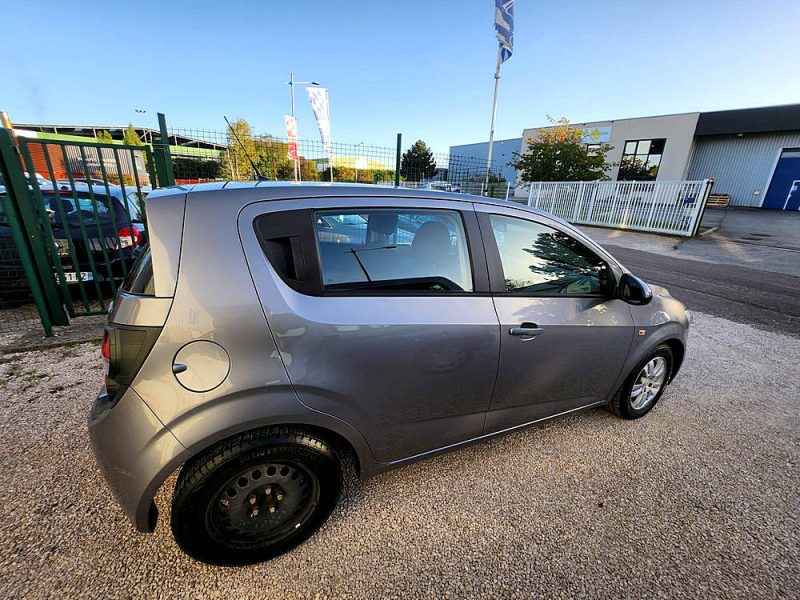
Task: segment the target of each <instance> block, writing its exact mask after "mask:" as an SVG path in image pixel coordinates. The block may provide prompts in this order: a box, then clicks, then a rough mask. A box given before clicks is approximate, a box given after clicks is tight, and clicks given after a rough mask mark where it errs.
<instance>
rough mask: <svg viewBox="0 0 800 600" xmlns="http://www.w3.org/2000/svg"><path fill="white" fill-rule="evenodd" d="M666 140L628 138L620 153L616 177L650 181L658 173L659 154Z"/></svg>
mask: <svg viewBox="0 0 800 600" xmlns="http://www.w3.org/2000/svg"><path fill="white" fill-rule="evenodd" d="M666 141H667V140H665V139H660V140H628V141H627V142H625V150H624V152H623V153H622V161H621V162H620V164H619V175H618V176H617V179H619V180H623V181H625V180H628V181H652V180H654V179H655V178H656V176H657V175H658V167H659V165H660V164H661V155H662V154H664V144H665V143H666Z"/></svg>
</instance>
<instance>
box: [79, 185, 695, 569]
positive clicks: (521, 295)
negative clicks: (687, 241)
mask: <svg viewBox="0 0 800 600" xmlns="http://www.w3.org/2000/svg"><path fill="white" fill-rule="evenodd" d="M146 208H147V219H148V225H149V230H148V234H149V237H150V247H149V250H148V251H146V252H145V253H144V254H143V255H142V256H141V258H140V260H139V261H138V263H137V265H136V267H135V268H134V269H133V270H132V272H131V274H130V276H129V277H128V279H127V281H126V282H125V284H124V286H123V287H122V289H121V291H120V292H119V294H118V295H117V298H116V299H115V301H114V306H113V310H112V312H111V314H110V316H109V321H108V326H107V327H106V330H105V337H104V341H103V355H104V356H105V358H106V360H107V361H108V374H107V377H106V381H105V386H104V388H103V390H102V391H101V393H100V394H99V396H98V398H97V400H96V402H95V404H94V406H93V408H92V411H91V416H90V419H89V431H90V434H91V439H92V444H93V446H94V451H95V454H96V457H97V462H98V463H99V465H100V468H101V469H102V471H103V474H104V476H105V478H106V479H107V481H108V483H109V485H110V487H111V488H112V489H113V491H114V494H115V495H116V497H117V499H118V501H119V503H120V504H121V505H122V508H123V509H124V511H125V513H126V514H127V516H128V517H129V518H130V519H131V521H132V522H133V523H134V525H135V526H136V528H137V529H139V530H140V531H145V532H149V531H153V529H154V528H155V525H156V519H157V511H156V508H155V504H154V502H153V497H154V495H155V493H156V491H157V489H158V488H159V487H160V486H161V485H162V483H163V482H164V480H165V479H166V478H167V476H168V475H169V474H170V473H171V472H173V471H174V470H175V469H176V468H178V467H180V466H181V465H182V469H181V472H180V476H179V478H178V482H177V486H176V488H175V493H174V497H173V503H172V530H173V533H174V536H175V539H176V540H177V542H178V544H179V545H180V546H181V547H182V548H183V549H184V550H185V551H186V552H188V553H189V554H190V555H192V556H193V557H195V558H197V559H199V560H201V561H205V562H209V563H214V564H244V563H251V562H257V561H261V560H265V559H268V558H270V557H273V556H275V555H277V554H280V553H282V552H285V551H286V550H288V549H290V548H292V547H294V546H296V545H297V544H299V543H300V542H302V541H303V540H305V539H306V538H308V537H309V536H310V535H312V534H313V533H314V531H315V530H316V529H317V528H319V527H320V525H321V524H322V523H323V521H324V520H325V519H326V518H327V516H328V515H329V514H330V512H331V510H332V509H333V507H334V505H335V504H336V502H337V500H338V498H339V494H340V491H341V487H342V459H343V457H345V456H346V455H350V456H352V457H353V458H354V461H355V465H356V468H357V470H358V472H359V474H360V475H361V476H369V475H372V474H375V473H378V472H380V471H383V470H385V469H388V468H392V467H396V466H399V465H403V464H407V463H409V462H411V461H414V460H417V459H420V458H423V457H426V456H431V455H432V454H435V453H437V452H441V451H443V450H448V449H451V448H455V447H458V446H460V445H463V444H466V443H469V442H474V441H476V440H481V439H484V438H487V437H490V436H493V435H497V434H500V433H504V432H508V431H512V430H514V429H517V428H520V427H524V426H526V425H530V424H532V423H536V422H539V421H542V420H544V419H549V418H552V417H554V416H558V415H563V414H566V413H570V412H573V411H577V410H582V409H586V408H590V407H594V406H607V407H608V408H609V409H610V410H611V411H612V412H613V413H615V414H617V415H619V416H620V417H623V418H626V419H635V418H638V417H641V416H643V415H644V414H646V413H647V412H648V411H649V410H650V409H651V408H652V407H653V405H654V404H655V403H656V402H657V401H658V399H659V398H660V397H661V394H662V393H663V392H664V388H665V387H666V385H667V384H668V383H669V382H670V381H671V380H672V379H673V378H674V377H675V375H676V373H677V372H678V369H679V368H680V366H681V362H682V361H683V358H684V351H685V347H686V337H687V331H688V326H689V314H688V311H687V310H686V309H685V307H684V306H683V304H681V303H680V302H678V301H677V300H675V299H673V298H672V297H670V295H669V294H668V292H667V291H666V290H664V289H662V288H656V287H653V288H652V290H651V288H650V287H648V286H647V285H646V284H645V283H644V282H642V281H641V280H639V279H637V278H636V277H634V276H633V275H631V274H630V273H629V272H628V271H627V270H626V269H625V268H624V267H623V266H622V265H620V264H619V263H618V262H617V261H616V260H614V259H613V258H612V257H611V256H610V255H609V254H608V253H607V252H605V251H604V250H603V249H602V248H600V247H599V246H598V245H597V244H595V243H594V242H592V240H590V239H589V238H587V237H586V236H585V235H583V234H582V233H581V232H580V231H578V230H577V229H575V228H574V227H572V226H571V225H569V224H567V223H565V222H563V221H561V220H559V219H556V218H554V217H552V216H550V215H548V214H545V213H542V212H538V211H534V210H531V209H529V208H526V207H523V206H520V205H518V204H514V203H511V202H502V201H495V200H491V199H483V198H478V197H475V196H463V195H457V194H451V193H444V192H432V191H424V190H417V191H413V190H405V189H391V188H376V187H367V186H364V187H359V186H331V185H274V184H264V183H258V184H249V183H227V184H206V185H197V186H194V187H189V188H180V187H179V188H170V189H163V190H157V191H154V192H152V193H151V194H150V195H149V196H148V198H147V201H146Z"/></svg>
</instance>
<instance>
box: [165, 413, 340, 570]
mask: <svg viewBox="0 0 800 600" xmlns="http://www.w3.org/2000/svg"><path fill="white" fill-rule="evenodd" d="M341 490H342V466H341V461H340V460H339V456H338V454H337V452H336V451H335V449H334V448H333V446H332V445H331V444H330V443H329V442H327V441H326V440H324V439H323V438H321V437H319V436H318V435H315V434H311V433H309V432H307V431H303V430H302V429H298V428H293V427H279V428H270V429H262V430H258V431H252V432H247V433H244V434H241V435H238V436H236V437H233V438H231V439H229V440H225V441H224V442H221V443H219V444H217V445H216V446H214V447H212V448H210V449H208V450H207V451H205V452H204V453H202V454H200V455H198V456H197V457H195V458H193V459H192V460H191V461H190V462H188V463H186V465H185V466H184V468H183V470H182V471H181V474H180V476H179V477H178V482H177V484H176V486H175V496H174V498H173V501H172V533H173V535H174V536H175V541H176V542H177V543H178V545H179V546H180V547H181V548H182V549H183V550H184V551H185V552H186V553H187V554H189V555H190V556H192V557H193V558H196V559H197V560H200V561H202V562H206V563H210V564H216V565H246V564H252V563H256V562H261V561H264V560H268V559H270V558H273V557H275V556H277V555H279V554H282V553H284V552H287V551H288V550H291V549H292V548H294V547H295V546H297V545H298V544H300V543H301V542H303V541H305V540H306V539H308V538H309V537H310V536H311V535H312V534H313V533H314V532H315V531H317V529H319V528H320V527H321V526H322V524H323V523H324V522H325V520H326V519H327V518H328V516H329V515H330V513H331V511H332V510H333V508H334V506H336V503H337V501H338V500H339V495H340V494H341Z"/></svg>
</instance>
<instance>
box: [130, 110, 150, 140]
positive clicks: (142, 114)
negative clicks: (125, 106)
mask: <svg viewBox="0 0 800 600" xmlns="http://www.w3.org/2000/svg"><path fill="white" fill-rule="evenodd" d="M133 112H135V113H136V114H137V115H140V117H139V118H140V119H141V120H142V121H141V122H142V136H141V137H143V138H145V139H144V140H142V141H144V142H146V141H147V139H146V138H147V136H146V135H145V132H144V115H145V113H146V112H147V110H145V109H144V108H134V109H133ZM139 139H141V138H139Z"/></svg>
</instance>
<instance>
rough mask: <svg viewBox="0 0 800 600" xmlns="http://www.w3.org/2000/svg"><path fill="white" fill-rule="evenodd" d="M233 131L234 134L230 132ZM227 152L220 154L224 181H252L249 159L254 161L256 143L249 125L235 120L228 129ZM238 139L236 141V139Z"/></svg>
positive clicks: (241, 120) (252, 174) (243, 120)
mask: <svg viewBox="0 0 800 600" xmlns="http://www.w3.org/2000/svg"><path fill="white" fill-rule="evenodd" d="M231 129H233V131H234V132H236V134H235V135H234V133H233V132H232V131H231ZM227 137H228V139H227V145H228V149H227V151H225V152H223V153H222V173H223V176H224V177H225V178H226V179H253V177H254V175H255V173H254V172H253V167H252V165H251V164H250V159H249V158H248V156H249V157H250V158H252V159H253V161H254V162H255V160H256V143H255V141H254V140H253V132H252V129H251V128H250V123H248V122H247V121H246V120H245V119H236V120H235V121H234V122H233V123H231V126H230V127H229V128H228V136H227ZM237 138H238V139H237Z"/></svg>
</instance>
